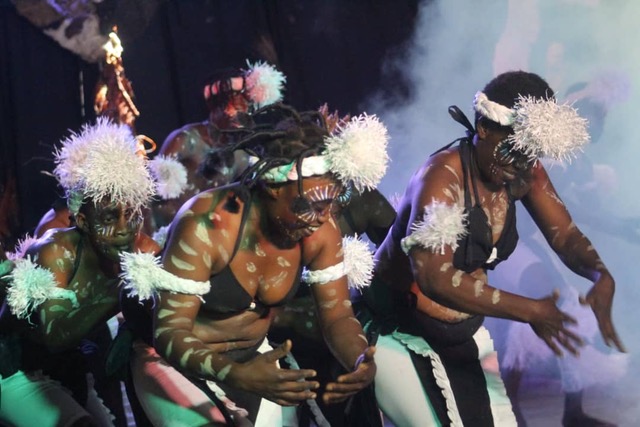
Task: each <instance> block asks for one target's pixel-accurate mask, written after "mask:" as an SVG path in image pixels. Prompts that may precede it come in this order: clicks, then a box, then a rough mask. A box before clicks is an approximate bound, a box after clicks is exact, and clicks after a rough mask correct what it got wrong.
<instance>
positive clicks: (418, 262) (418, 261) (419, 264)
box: [416, 260, 424, 268]
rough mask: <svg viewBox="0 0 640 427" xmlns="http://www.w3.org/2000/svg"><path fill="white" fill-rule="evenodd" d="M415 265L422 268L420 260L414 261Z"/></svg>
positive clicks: (422, 263) (422, 264)
mask: <svg viewBox="0 0 640 427" xmlns="http://www.w3.org/2000/svg"><path fill="white" fill-rule="evenodd" d="M416 265H417V266H418V267H420V268H422V267H424V262H422V261H421V260H416Z"/></svg>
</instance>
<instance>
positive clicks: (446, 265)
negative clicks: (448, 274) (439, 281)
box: [440, 262, 453, 273]
mask: <svg viewBox="0 0 640 427" xmlns="http://www.w3.org/2000/svg"><path fill="white" fill-rule="evenodd" d="M451 267H453V264H452V263H450V262H443V263H442V265H441V266H440V271H441V272H442V273H444V272H445V271H447V270H448V269H450V268H451Z"/></svg>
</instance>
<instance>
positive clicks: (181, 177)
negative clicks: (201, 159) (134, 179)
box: [149, 155, 188, 200]
mask: <svg viewBox="0 0 640 427" xmlns="http://www.w3.org/2000/svg"><path fill="white" fill-rule="evenodd" d="M149 169H150V170H151V175H153V178H154V179H155V181H156V190H157V193H158V196H160V197H161V198H162V199H163V200H170V199H176V198H178V197H180V195H181V194H182V193H183V192H184V190H185V189H186V188H187V184H188V183H187V169H186V168H185V167H184V165H183V164H182V163H180V162H179V161H178V160H177V159H176V158H175V157H167V156H163V155H159V156H156V157H155V158H154V159H153V160H150V161H149Z"/></svg>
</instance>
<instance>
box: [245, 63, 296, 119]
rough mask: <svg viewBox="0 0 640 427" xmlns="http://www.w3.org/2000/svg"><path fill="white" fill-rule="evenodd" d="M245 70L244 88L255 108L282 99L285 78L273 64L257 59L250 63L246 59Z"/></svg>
mask: <svg viewBox="0 0 640 427" xmlns="http://www.w3.org/2000/svg"><path fill="white" fill-rule="evenodd" d="M247 65H248V67H249V68H248V69H247V71H246V72H245V76H244V79H245V88H246V94H247V97H248V98H249V100H250V101H251V102H252V103H253V104H254V106H255V108H261V107H264V106H266V105H270V104H273V103H276V102H279V101H282V91H283V89H284V83H285V82H286V81H287V78H286V77H285V75H284V74H282V73H281V72H280V71H278V70H277V69H276V68H275V67H274V66H273V65H270V64H267V63H266V62H262V61H258V62H256V63H254V64H251V63H250V62H249V61H247Z"/></svg>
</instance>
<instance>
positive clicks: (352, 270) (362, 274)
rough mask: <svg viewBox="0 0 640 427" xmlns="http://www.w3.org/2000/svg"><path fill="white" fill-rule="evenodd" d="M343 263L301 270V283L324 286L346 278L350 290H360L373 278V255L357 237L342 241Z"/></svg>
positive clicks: (345, 238)
mask: <svg viewBox="0 0 640 427" xmlns="http://www.w3.org/2000/svg"><path fill="white" fill-rule="evenodd" d="M342 251H343V253H344V261H343V262H340V263H338V264H336V265H332V266H331V267H327V268H325V269H322V270H306V269H305V270H303V272H302V281H304V282H305V283H307V284H309V285H312V284H317V285H324V284H325V283H329V282H332V281H334V280H338V279H339V278H341V277H342V276H345V275H346V276H347V282H348V283H349V288H351V289H362V288H365V287H367V286H369V285H370V284H371V278H372V277H373V264H374V262H373V254H372V253H371V251H370V250H369V245H368V244H367V243H366V242H364V241H362V240H360V239H359V238H358V236H355V237H349V236H347V237H344V238H343V239H342Z"/></svg>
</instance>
